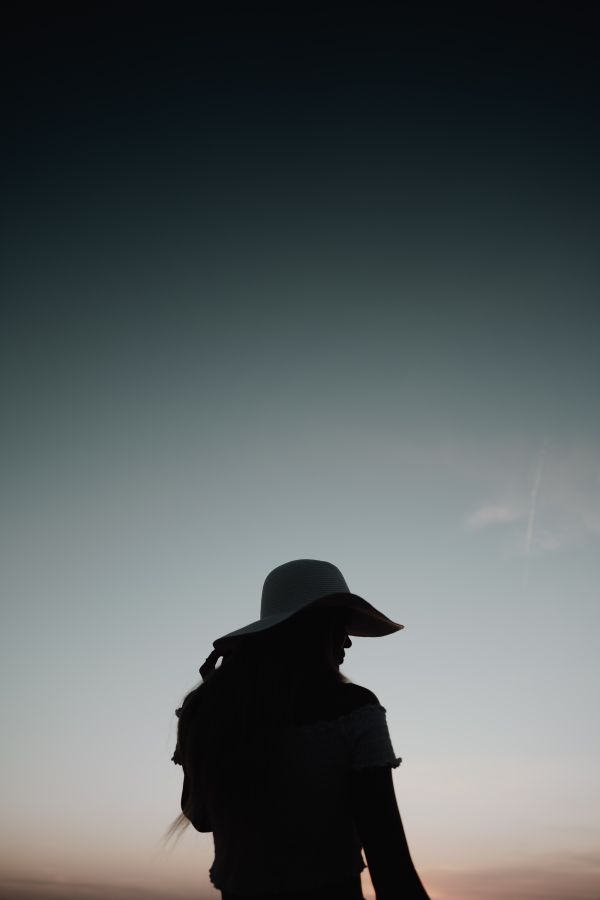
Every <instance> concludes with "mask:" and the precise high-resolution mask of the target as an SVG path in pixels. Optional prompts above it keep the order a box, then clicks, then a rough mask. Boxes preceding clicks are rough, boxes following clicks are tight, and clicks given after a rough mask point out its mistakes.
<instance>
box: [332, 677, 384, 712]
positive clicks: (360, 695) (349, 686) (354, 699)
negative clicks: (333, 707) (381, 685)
mask: <svg viewBox="0 0 600 900" xmlns="http://www.w3.org/2000/svg"><path fill="white" fill-rule="evenodd" d="M336 700H337V703H338V708H339V711H338V715H345V714H346V713H350V712H354V710H355V709H360V708H361V707H362V706H369V705H371V704H376V705H381V704H380V703H379V699H378V697H377V696H376V695H375V694H374V693H373V691H371V690H369V688H366V687H363V686H362V685H361V684H355V683H354V682H353V681H348V682H346V683H344V684H340V685H339V690H338V692H337V697H336Z"/></svg>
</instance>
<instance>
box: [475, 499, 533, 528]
mask: <svg viewBox="0 0 600 900" xmlns="http://www.w3.org/2000/svg"><path fill="white" fill-rule="evenodd" d="M522 518H523V512H522V511H521V510H520V509H517V508H516V507H515V506H511V505H507V504H498V505H493V506H481V507H480V508H479V509H476V510H474V511H473V512H472V513H470V514H469V515H468V516H467V525H468V526H469V528H485V527H486V526H487V525H507V524H509V523H511V522H517V521H518V520H519V519H522Z"/></svg>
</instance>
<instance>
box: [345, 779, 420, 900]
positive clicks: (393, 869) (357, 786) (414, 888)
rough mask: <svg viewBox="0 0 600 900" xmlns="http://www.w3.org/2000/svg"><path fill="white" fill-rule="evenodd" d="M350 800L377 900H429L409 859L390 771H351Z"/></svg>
mask: <svg viewBox="0 0 600 900" xmlns="http://www.w3.org/2000/svg"><path fill="white" fill-rule="evenodd" d="M351 798H352V808H353V814H354V821H355V823H356V828H357V831H358V834H359V837H360V840H361V843H362V845H363V849H364V851H365V855H366V857H367V865H368V867H369V873H370V875H371V881H372V882H373V887H374V888H375V894H376V897H377V900H400V898H402V900H429V895H428V893H427V891H426V890H425V888H424V887H423V884H422V883H421V879H420V878H419V876H418V874H417V871H416V869H415V867H414V864H413V861H412V859H411V856H410V852H409V849H408V843H407V840H406V835H405V834H404V827H403V825H402V819H401V818H400V811H399V809H398V803H397V801H396V794H395V791H394V782H393V780H392V770H391V768H389V767H388V766H374V767H372V768H367V769H361V770H357V771H354V772H352V773H351Z"/></svg>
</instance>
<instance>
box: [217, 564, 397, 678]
mask: <svg viewBox="0 0 600 900" xmlns="http://www.w3.org/2000/svg"><path fill="white" fill-rule="evenodd" d="M319 606H330V607H343V608H345V609H347V610H348V611H349V612H350V616H349V620H348V624H347V625H346V631H347V633H348V634H350V635H355V636H357V637H383V636H384V635H386V634H393V633H394V632H396V631H400V629H401V628H404V625H400V624H399V623H398V622H393V621H392V620H391V619H390V618H389V617H388V616H386V615H384V613H382V612H380V610H378V609H376V608H375V607H374V606H373V605H372V604H371V603H369V602H368V601H367V600H365V599H364V597H359V595H358V594H354V593H352V591H351V590H350V588H349V587H348V584H347V583H346V579H345V578H344V576H343V575H342V573H341V571H340V570H339V569H338V567H337V566H334V565H333V563H330V562H326V561H325V560H321V559H294V560H292V561H291V562H287V563H283V565H280V566H277V568H275V569H273V570H272V571H271V572H269V574H268V575H267V577H266V579H265V582H264V585H263V589H262V597H261V604H260V618H259V619H256V621H254V622H250V624H248V625H244V627H243V628H238V629H236V631H230V632H229V633H228V634H224V635H223V636H222V637H220V638H217V639H216V640H215V641H213V647H214V648H215V649H214V651H213V653H212V654H211V656H210V657H209V660H210V659H211V658H213V659H214V658H215V657H217V658H218V656H222V655H224V654H226V653H229V652H230V651H232V650H233V649H234V648H235V646H236V645H237V644H238V642H239V641H241V640H244V639H246V638H249V637H250V636H251V635H254V634H259V633H261V632H265V631H268V630H269V629H270V628H274V627H275V626H276V625H280V624H281V623H282V622H285V621H286V620H288V619H291V618H292V617H293V616H295V615H298V614H300V613H302V612H304V611H306V610H308V609H314V608H316V607H319ZM207 663H208V660H207ZM202 668H204V667H202ZM201 671H202V670H201Z"/></svg>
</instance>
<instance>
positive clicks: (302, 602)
mask: <svg viewBox="0 0 600 900" xmlns="http://www.w3.org/2000/svg"><path fill="white" fill-rule="evenodd" d="M402 627H403V626H402V625H398V624H397V623H395V622H392V621H391V620H390V619H388V618H387V616H385V615H383V613H381V612H379V611H378V610H377V609H375V607H373V606H371V604H370V603H367V601H366V600H363V598H362V597H358V596H357V595H356V594H352V593H351V592H350V591H349V589H348V585H347V584H346V582H345V580H344V577H343V575H342V573H341V572H340V570H339V569H338V568H337V567H336V566H334V565H332V564H331V563H328V562H324V561H321V560H312V559H299V560H294V561H292V562H289V563H285V564H284V565H282V566H279V567H278V568H276V569H274V570H273V571H272V572H271V573H270V574H269V575H268V576H267V578H266V580H265V583H264V586H263V592H262V602H261V614H260V619H259V620H257V621H256V622H252V623H251V624H250V625H247V626H245V627H244V628H240V629H238V630H237V631H234V632H231V633H230V634H227V635H225V636H224V637H222V638H219V639H218V640H216V641H214V643H213V646H214V648H215V649H214V650H213V652H212V653H211V654H210V656H209V657H208V659H207V660H206V662H205V663H204V665H203V666H202V667H201V669H200V672H201V674H202V677H203V679H204V681H203V683H201V684H200V685H199V686H198V687H196V688H195V689H194V690H192V691H191V692H190V693H189V694H188V695H187V696H186V698H185V699H184V701H183V704H182V706H181V708H180V709H178V710H177V714H178V716H179V723H178V729H177V746H176V749H175V753H174V755H173V761H174V762H176V763H178V764H180V765H181V766H182V767H183V773H184V780H183V792H182V796H181V809H182V814H181V816H180V817H179V819H177V820H176V821H175V822H174V823H173V826H172V828H171V830H172V831H176V830H178V828H179V827H184V826H185V825H187V824H188V822H191V823H192V824H193V825H194V827H195V828H196V829H197V830H198V831H202V832H207V831H211V832H212V833H213V839H214V846H215V857H214V862H213V864H212V866H211V868H210V871H209V875H210V879H211V882H212V883H213V885H214V886H215V887H216V888H217V890H219V891H221V894H222V900H250V898H254V900H362V898H363V895H362V891H361V879H360V873H361V871H362V870H363V869H364V868H365V863H364V860H363V857H362V853H361V848H362V849H364V852H365V855H366V858H367V862H368V867H369V872H370V875H371V879H372V881H373V885H374V888H375V892H376V896H377V900H428V895H427V892H426V891H425V888H424V887H423V885H422V883H421V881H420V879H419V876H418V875H417V872H416V870H415V867H414V865H413V863H412V860H411V857H410V853H409V849H408V844H407V842H406V837H405V834H404V829H403V827H402V821H401V818H400V813H399V811H398V806H397V803H396V797H395V793H394V785H393V781H392V772H391V770H392V768H395V767H396V766H398V765H399V764H400V759H399V758H398V757H396V756H395V753H394V750H393V748H392V744H391V741H390V736H389V732H388V729H387V724H386V718H385V709H384V707H382V706H381V704H380V703H379V700H378V699H377V697H376V696H375V694H373V693H372V692H371V691H370V690H368V689H367V688H364V687H361V686H359V685H357V684H353V683H352V682H351V681H349V679H347V678H345V677H344V676H343V675H342V674H341V673H340V671H339V666H340V664H341V663H342V662H343V660H344V655H345V654H344V650H345V648H348V647H350V646H351V645H352V642H351V641H350V638H349V635H360V636H371V637H377V636H382V635H385V634H391V633H392V632H395V631H398V630H399V629H400V628H402ZM220 656H222V657H223V661H222V663H221V665H220V666H219V667H218V668H217V667H216V662H217V660H218V658H219V657H220Z"/></svg>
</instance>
